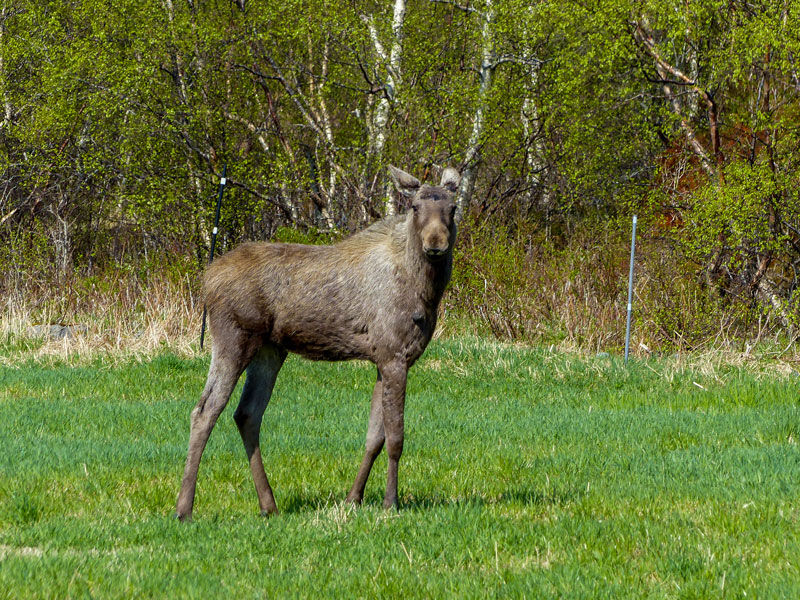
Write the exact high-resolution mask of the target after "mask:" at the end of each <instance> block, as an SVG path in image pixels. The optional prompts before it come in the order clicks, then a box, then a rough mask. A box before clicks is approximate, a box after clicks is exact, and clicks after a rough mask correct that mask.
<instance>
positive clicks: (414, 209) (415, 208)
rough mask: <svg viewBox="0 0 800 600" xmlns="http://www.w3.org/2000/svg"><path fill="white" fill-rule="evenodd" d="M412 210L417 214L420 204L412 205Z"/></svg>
mask: <svg viewBox="0 0 800 600" xmlns="http://www.w3.org/2000/svg"><path fill="white" fill-rule="evenodd" d="M411 209H412V210H413V211H414V212H415V213H416V212H419V204H412V205H411Z"/></svg>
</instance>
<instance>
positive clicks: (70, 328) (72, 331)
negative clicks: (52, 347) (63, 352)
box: [29, 325, 89, 340]
mask: <svg viewBox="0 0 800 600" xmlns="http://www.w3.org/2000/svg"><path fill="white" fill-rule="evenodd" d="M87 331H89V327H88V326H86V325H33V326H32V327H31V328H30V329H29V333H30V335H31V337H39V338H42V337H46V338H49V339H51V340H63V339H65V338H66V339H68V340H71V339H74V338H75V337H77V336H78V335H80V334H83V333H86V332H87Z"/></svg>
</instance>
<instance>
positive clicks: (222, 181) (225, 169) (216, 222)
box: [200, 165, 228, 350]
mask: <svg viewBox="0 0 800 600" xmlns="http://www.w3.org/2000/svg"><path fill="white" fill-rule="evenodd" d="M227 173H228V165H224V166H223V167H222V178H221V179H220V180H219V191H218V192H217V212H216V214H215V215H214V229H212V230H211V252H209V253H208V264H211V261H212V260H214V248H216V246H217V233H218V232H219V210H220V208H221V207H222V192H224V191H225V184H226V183H227V182H228V180H227V178H226V175H227ZM205 337H206V307H205V305H203V326H202V328H201V329H200V349H201V350H202V349H203V340H204V339H205Z"/></svg>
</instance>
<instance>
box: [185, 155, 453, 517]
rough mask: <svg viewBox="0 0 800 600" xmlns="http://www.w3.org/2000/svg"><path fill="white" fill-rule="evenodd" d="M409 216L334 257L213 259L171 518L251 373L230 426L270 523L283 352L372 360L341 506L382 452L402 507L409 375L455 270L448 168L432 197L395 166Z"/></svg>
mask: <svg viewBox="0 0 800 600" xmlns="http://www.w3.org/2000/svg"><path fill="white" fill-rule="evenodd" d="M390 169H391V171H392V175H393V177H394V179H395V183H396V185H397V188H398V189H399V190H400V191H401V192H402V193H404V194H406V195H408V196H409V197H411V198H412V201H411V207H412V209H411V210H410V211H409V212H408V213H407V214H405V215H402V216H396V217H390V218H387V219H384V220H383V221H380V222H378V223H375V224H374V225H372V226H371V227H369V228H367V229H365V230H364V231H362V232H360V233H358V234H356V235H353V236H352V237H350V238H348V239H346V240H343V241H342V242H339V243H338V244H335V245H332V246H305V245H300V244H268V243H247V244H243V245H241V246H239V247H238V248H236V249H234V250H232V251H231V252H229V253H227V254H225V255H224V256H222V257H220V258H218V259H217V260H215V261H214V262H213V263H212V265H211V266H210V267H209V269H208V272H207V274H206V278H205V284H204V294H205V301H206V306H207V309H208V316H209V329H210V331H211V333H212V335H213V345H212V360H211V367H210V369H209V374H208V380H207V382H206V387H205V390H204V391H203V394H202V396H201V398H200V402H199V403H198V404H197V407H196V408H195V409H194V411H193V412H192V426H191V433H190V439H189V452H188V456H187V459H186V468H185V471H184V476H183V481H182V484H181V491H180V494H179V497H178V505H177V512H178V516H179V517H180V518H181V519H188V518H191V513H192V506H193V503H194V495H195V487H196V482H197V470H198V467H199V463H200V457H201V456H202V452H203V449H204V447H205V444H206V442H207V440H208V436H209V435H210V433H211V430H212V429H213V427H214V424H215V423H216V420H217V418H218V416H219V414H220V413H221V412H222V409H223V408H224V407H225V405H226V404H227V402H228V398H229V397H230V394H231V392H232V390H233V387H234V386H235V384H236V381H237V380H238V378H239V376H240V375H241V373H242V372H243V371H244V370H245V369H247V379H246V382H245V387H244V390H243V391H242V397H241V400H240V402H239V406H238V408H237V409H236V413H235V414H234V419H235V421H236V424H237V426H238V427H239V432H240V433H241V436H242V440H243V442H244V446H245V450H246V452H247V456H248V460H249V461H250V468H251V472H252V475H253V479H254V481H255V485H256V492H257V494H258V498H259V504H260V505H261V510H262V513H264V514H271V513H274V512H277V507H276V506H275V500H274V498H273V495H272V489H271V488H270V486H269V483H268V481H267V477H266V474H265V473H264V469H263V466H262V463H261V453H260V449H259V441H258V438H259V430H260V426H261V418H262V415H263V413H264V409H265V408H266V405H267V403H268V401H269V397H270V394H271V392H272V387H273V385H274V383H275V378H276V377H277V374H278V371H279V370H280V367H281V365H282V363H283V360H284V359H285V357H286V354H287V352H295V353H297V354H301V355H302V356H305V357H307V358H311V359H315V360H347V359H353V358H359V359H365V360H369V361H372V362H373V363H375V365H376V366H377V368H378V379H377V382H376V384H375V390H374V392H373V398H372V408H371V411H370V421H369V427H368V432H367V449H366V452H365V455H364V459H363V461H362V464H361V468H360V469H359V472H358V475H357V476H356V480H355V482H354V484H353V487H352V489H351V490H350V493H349V494H348V497H347V498H348V500H349V501H351V502H354V503H359V502H361V499H362V498H363V493H364V487H365V485H366V481H367V478H368V476H369V472H370V469H371V467H372V463H373V461H374V460H375V457H376V456H377V455H378V453H379V452H380V450H381V449H382V447H383V445H384V443H385V444H386V447H387V453H388V456H389V466H388V480H387V486H386V495H385V496H384V505H385V506H387V507H389V506H392V505H396V504H397V463H398V461H399V459H400V455H401V454H402V448H403V411H404V405H405V385H406V376H407V372H408V369H409V367H411V365H413V364H414V362H415V361H416V360H417V359H418V358H419V357H420V355H421V354H422V353H423V351H424V350H425V347H426V346H427V345H428V342H429V341H430V339H431V336H432V335H433V331H434V328H435V326H436V315H437V309H438V306H439V301H440V299H441V297H442V294H443V293H444V290H445V287H446V286H447V283H448V281H449V279H450V274H451V271H452V260H453V257H452V249H453V244H454V243H455V237H456V226H455V223H454V220H453V216H454V211H455V204H454V203H453V193H454V192H455V190H456V188H457V186H458V180H459V176H458V173H457V172H456V171H455V170H454V169H447V170H445V172H444V175H443V177H442V182H441V184H440V185H439V186H427V185H424V186H423V185H420V183H419V181H417V180H416V179H415V178H413V177H411V176H410V175H408V174H407V173H404V172H403V171H400V170H399V169H395V168H394V167H390Z"/></svg>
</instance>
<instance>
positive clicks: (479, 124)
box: [456, 0, 496, 221]
mask: <svg viewBox="0 0 800 600" xmlns="http://www.w3.org/2000/svg"><path fill="white" fill-rule="evenodd" d="M482 18H483V23H482V25H481V53H482V57H481V66H480V69H479V71H478V74H479V77H480V87H479V88H478V106H477V108H476V109H475V115H474V117H473V119H472V132H471V133H470V136H469V141H468V142H467V154H466V157H465V160H464V172H463V173H462V175H461V186H460V188H459V190H458V195H457V197H456V205H457V206H458V210H457V213H456V220H458V221H460V220H461V218H462V217H463V215H464V210H466V209H467V208H469V205H470V203H471V202H472V190H473V188H474V186H475V174H476V170H477V166H478V161H479V160H480V150H479V147H480V142H481V138H482V137H483V129H484V126H485V120H486V104H487V101H488V96H489V90H490V89H491V85H492V75H493V74H494V69H495V67H496V65H495V63H494V56H495V53H494V41H493V39H492V29H491V28H492V22H493V21H494V7H493V6H492V2H491V0H486V10H485V12H484V13H483V14H482Z"/></svg>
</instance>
